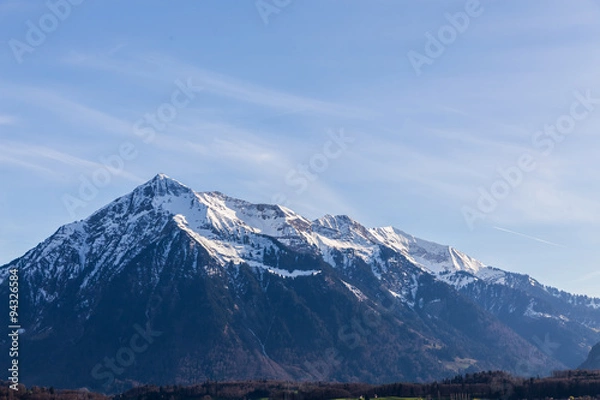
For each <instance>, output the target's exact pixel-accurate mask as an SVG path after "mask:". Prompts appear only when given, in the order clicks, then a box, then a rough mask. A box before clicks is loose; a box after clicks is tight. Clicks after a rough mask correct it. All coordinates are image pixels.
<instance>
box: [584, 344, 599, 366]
mask: <svg viewBox="0 0 600 400" xmlns="http://www.w3.org/2000/svg"><path fill="white" fill-rule="evenodd" d="M579 369H597V370H600V343H598V344H597V345H595V346H594V347H592V350H591V351H590V354H589V355H588V358H587V359H586V360H585V362H584V363H583V364H581V365H580V366H579Z"/></svg>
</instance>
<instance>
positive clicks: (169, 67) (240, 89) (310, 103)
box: [63, 53, 378, 119]
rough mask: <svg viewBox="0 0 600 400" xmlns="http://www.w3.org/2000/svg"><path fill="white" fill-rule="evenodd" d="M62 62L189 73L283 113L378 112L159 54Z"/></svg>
mask: <svg viewBox="0 0 600 400" xmlns="http://www.w3.org/2000/svg"><path fill="white" fill-rule="evenodd" d="M63 62H65V63H67V64H69V65H72V66H78V67H85V68H94V69H102V70H108V71H112V72H117V73H120V74H124V75H134V76H137V77H140V78H144V79H152V80H153V81H156V80H164V79H165V78H166V79H177V78H179V79H187V78H188V77H189V78H192V81H193V83H194V85H197V86H202V87H203V88H204V90H206V91H207V92H209V93H212V94H215V95H217V96H221V97H226V98H230V99H234V100H237V101H241V102H244V103H249V104H252V105H255V106H262V107H267V108H272V109H277V110H283V111H284V113H285V114H287V113H294V114H295V113H299V114H309V115H329V116H337V117H346V118H355V119H356V118H373V117H375V116H377V115H378V114H377V113H375V112H373V111H370V110H365V109H362V108H358V107H353V106H347V105H342V104H336V103H332V102H328V101H323V100H318V99H313V98H309V97H305V96H299V95H295V94H290V93H286V92H283V91H280V90H276V89H271V88H267V87H264V86H260V85H257V84H253V83H249V82H245V81H242V80H240V79H236V78H233V77H230V76H227V75H224V74H219V73H216V72H212V71H209V70H206V69H202V68H199V67H196V66H193V65H190V64H187V63H183V62H180V61H178V60H175V59H173V58H171V57H168V56H166V55H161V54H149V55H144V56H140V57H138V58H136V59H133V61H132V62H130V63H129V64H127V63H125V62H123V61H117V60H115V59H109V58H107V57H106V56H98V55H85V54H81V53H74V54H71V55H70V56H69V57H67V58H65V59H63ZM149 66H152V68H151V70H152V73H151V72H149V71H148V67H149ZM157 67H158V68H159V69H160V71H162V75H161V76H158V75H157V74H156V68H157Z"/></svg>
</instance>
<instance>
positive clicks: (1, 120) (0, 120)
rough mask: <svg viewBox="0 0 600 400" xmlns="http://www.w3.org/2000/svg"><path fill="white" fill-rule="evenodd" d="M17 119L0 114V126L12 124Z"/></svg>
mask: <svg viewBox="0 0 600 400" xmlns="http://www.w3.org/2000/svg"><path fill="white" fill-rule="evenodd" d="M16 122H17V119H16V118H15V117H13V116H12V115H5V114H4V115H3V114H0V126H2V125H14V124H15V123H16Z"/></svg>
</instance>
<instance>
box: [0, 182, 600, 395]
mask: <svg viewBox="0 0 600 400" xmlns="http://www.w3.org/2000/svg"><path fill="white" fill-rule="evenodd" d="M14 269H17V270H18V275H19V288H20V294H19V296H20V297H19V301H20V308H19V310H20V312H19V318H20V323H21V326H22V327H23V330H22V333H21V335H20V361H19V362H20V363H21V365H22V375H21V378H22V381H23V382H24V383H26V384H36V385H47V386H55V387H80V386H87V387H90V388H93V389H99V390H104V391H115V390H119V389H123V388H125V387H129V386H133V385H137V384H140V383H156V384H168V383H170V384H173V383H178V384H191V383H197V382H202V381H205V380H206V379H213V380H215V379H218V380H226V379H228V380H239V379H263V378H266V379H286V380H338V381H355V380H361V381H367V382H374V383H376V382H389V381H399V380H433V379H440V378H442V377H447V376H452V375H455V374H457V373H463V372H471V371H477V370H490V369H503V370H507V371H510V372H513V373H517V374H521V375H536V374H545V373H548V372H549V371H551V370H553V369H560V368H567V367H575V366H577V365H579V364H581V363H582V362H583V360H584V359H585V358H586V355H587V353H588V352H589V349H590V348H591V346H592V345H593V344H594V343H596V342H598V341H599V340H600V300H598V299H592V298H588V297H586V296H576V295H571V294H569V293H565V292H562V291H559V290H557V289H554V288H550V287H546V286H543V285H541V284H540V283H539V282H537V281H536V280H535V279H533V278H531V277H529V276H526V275H520V274H514V273H509V272H506V271H502V270H500V269H497V268H493V267H491V266H488V265H486V264H484V263H482V262H480V261H478V260H475V259H474V258H472V257H469V256H468V255H466V254H464V253H461V252H460V251H458V250H456V249H454V248H452V247H450V246H444V245H439V244H436V243H432V242H428V241H426V240H422V239H418V238H415V237H413V236H412V235H409V234H406V233H404V232H402V231H401V230H399V229H396V228H393V227H382V228H367V227H365V226H363V225H361V224H360V223H359V222H357V221H355V220H353V219H352V218H350V217H348V216H332V215H326V216H323V217H322V218H319V219H317V220H314V221H311V220H309V219H307V218H305V217H303V216H301V215H299V214H297V213H295V212H294V211H292V210H290V209H288V208H286V207H283V206H279V205H269V204H253V203H249V202H247V201H244V200H239V199H235V198H232V197H228V196H226V195H224V194H222V193H219V192H195V191H194V190H192V189H191V188H189V187H187V186H185V185H183V184H182V183H180V182H178V181H176V180H174V179H171V178H169V177H167V176H166V175H164V174H159V175H157V176H156V177H154V178H153V179H151V180H150V181H148V182H146V183H145V184H143V185H141V186H139V187H137V188H135V189H134V190H133V191H132V192H131V193H129V194H127V195H125V196H123V197H120V198H118V199H116V200H115V201H113V202H112V203H110V204H108V205H107V206H105V207H103V208H101V209H100V210H98V211H97V212H95V213H94V214H92V215H91V216H90V217H89V218H87V219H85V220H82V221H78V222H74V223H71V224H68V225H65V226H63V227H61V228H59V229H58V230H57V231H56V233H54V234H53V235H52V236H50V237H49V238H48V239H46V240H45V241H44V242H42V243H40V244H39V245H38V246H36V247H35V248H33V249H31V250H30V251H28V252H27V253H26V254H25V255H23V256H22V257H20V258H18V259H16V260H14V261H12V262H10V263H8V264H6V265H4V266H1V267H0V296H1V297H2V298H3V299H8V292H9V285H8V282H9V279H8V275H9V273H10V272H9V271H10V270H14ZM7 307H8V304H7ZM0 347H1V348H0V351H5V350H6V351H8V348H9V347H10V343H9V341H8V339H6V338H5V339H2V341H1V342H0Z"/></svg>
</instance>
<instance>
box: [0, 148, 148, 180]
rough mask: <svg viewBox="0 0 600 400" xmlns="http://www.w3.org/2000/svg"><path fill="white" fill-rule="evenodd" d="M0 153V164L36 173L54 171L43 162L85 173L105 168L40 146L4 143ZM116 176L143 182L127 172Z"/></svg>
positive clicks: (99, 164)
mask: <svg viewBox="0 0 600 400" xmlns="http://www.w3.org/2000/svg"><path fill="white" fill-rule="evenodd" d="M0 152H1V153H2V157H0V162H2V163H5V164H15V165H22V166H26V167H28V168H30V169H33V170H36V171H38V172H49V171H55V169H51V168H48V167H46V166H45V165H44V162H47V161H55V162H58V163H59V164H64V165H67V166H70V167H77V168H79V170H81V169H84V170H87V171H91V170H96V169H105V168H106V167H105V166H104V165H103V164H101V163H98V162H94V161H89V160H86V159H84V158H80V157H77V156H73V155H70V154H67V153H64V152H61V151H58V150H55V149H51V148H48V147H42V146H34V145H27V144H21V143H14V142H10V143H8V142H5V143H0ZM11 156H12V157H11ZM25 160H26V161H25ZM116 175H118V176H122V177H123V178H125V179H128V180H130V181H132V182H136V183H140V182H143V179H142V178H140V177H138V176H136V175H133V174H131V173H129V172H127V171H121V172H118V173H116Z"/></svg>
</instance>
